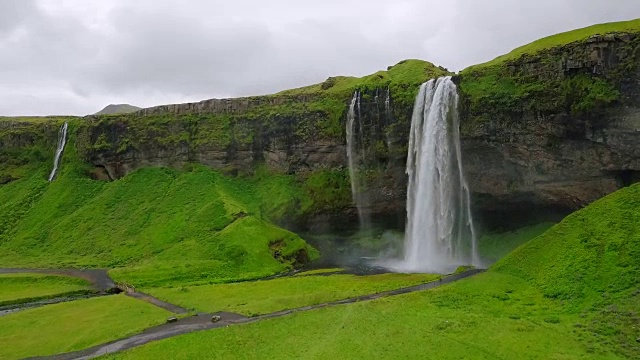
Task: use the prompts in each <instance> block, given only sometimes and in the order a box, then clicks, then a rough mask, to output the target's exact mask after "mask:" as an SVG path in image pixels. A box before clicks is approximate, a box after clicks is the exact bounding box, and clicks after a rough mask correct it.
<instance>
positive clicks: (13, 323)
mask: <svg viewBox="0 0 640 360" xmlns="http://www.w3.org/2000/svg"><path fill="white" fill-rule="evenodd" d="M169 315H170V313H169V312H167V311H165V310H162V309H160V308H158V307H155V306H153V305H150V304H147V303H145V302H142V301H138V300H135V299H133V298H130V297H126V296H124V295H112V296H105V297H98V298H92V299H86V300H77V301H73V302H68V303H60V304H54V305H48V306H43V307H40V308H35V309H28V310H24V311H20V312H17V313H13V314H9V315H5V316H3V317H1V318H0V344H2V346H1V347H0V359H20V358H25V357H31V356H45V355H54V354H58V353H62V352H68V351H75V350H81V349H84V348H87V347H91V346H94V345H97V344H101V343H105V342H108V341H112V340H116V339H119V338H122V337H126V336H129V335H133V334H135V333H138V332H140V331H142V330H144V329H145V328H148V327H150V326H153V325H158V324H161V323H162V322H164V320H166V317H167V316H169Z"/></svg>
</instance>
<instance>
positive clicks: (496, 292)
mask: <svg viewBox="0 0 640 360" xmlns="http://www.w3.org/2000/svg"><path fill="white" fill-rule="evenodd" d="M639 209H640V184H638V185H635V186H632V187H629V188H625V189H622V190H620V191H618V192H616V193H614V194H612V195H609V196H607V197H605V198H603V199H601V200H599V201H596V202H595V203H593V204H591V205H590V206H588V207H586V208H585V209H583V210H580V211H578V212H576V213H574V214H572V215H570V216H569V217H567V218H566V219H564V220H563V221H562V222H561V223H560V224H558V225H555V226H554V227H552V228H551V229H550V230H548V231H547V232H545V233H544V234H542V235H540V236H538V237H536V238H535V239H533V240H532V241H530V242H529V243H527V244H525V245H523V246H521V247H519V248H518V249H517V250H515V251H514V252H513V253H512V254H510V255H508V256H506V257H505V258H503V259H502V260H500V261H499V262H498V263H496V264H495V265H494V266H493V267H492V268H491V269H490V270H489V271H488V272H487V273H484V274H480V275H478V276H475V277H472V278H468V279H464V280H461V281H459V282H456V283H454V284H450V285H446V286H443V287H441V288H437V289H434V290H430V291H424V292H417V293H412V294H407V295H401V296H396V297H393V298H386V299H381V300H376V301H372V302H366V303H360V304H350V305H344V306H336V307H333V308H324V309H318V310H314V311H309V312H305V313H297V314H293V315H290V316H287V317H284V318H278V319H271V320H265V321H261V322H258V323H254V324H248V325H243V326H234V327H228V328H224V329H218V330H215V331H207V332H202V333H194V334H188V335H184V336H179V337H176V338H172V339H167V340H162V341H159V342H155V343H152V344H148V345H145V346H143V347H140V348H137V349H133V350H130V351H126V352H124V353H120V354H116V355H111V356H109V357H108V358H110V359H153V358H157V357H158V356H161V355H162V354H167V353H170V354H172V356H173V357H174V358H176V359H205V358H207V359H208V358H220V359H234V358H248V357H260V358H296V359H305V358H314V359H318V358H320V359H331V358H341V357H344V356H345V354H348V355H349V358H354V359H356V358H357V359H367V358H374V357H375V358H391V359H395V358H397V359H404V358H423V357H425V356H426V357H430V358H438V359H461V358H468V359H495V358H503V359H637V358H638V357H639V356H640V348H638V346H637V343H636V339H637V338H638V336H640V333H639V331H640V330H638V329H640V316H639V315H638V309H639V304H640V300H639V298H638V297H639V296H640V294H638V288H639V286H640V276H639V275H640V263H639V261H638V259H640V253H639V252H640V210H639ZM300 329H304V331H300ZM214 344H215V346H214ZM248 344H251V346H248Z"/></svg>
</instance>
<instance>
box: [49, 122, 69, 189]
mask: <svg viewBox="0 0 640 360" xmlns="http://www.w3.org/2000/svg"><path fill="white" fill-rule="evenodd" d="M67 126H68V125H67V123H64V124H62V126H61V127H60V132H59V133H58V148H57V149H56V156H55V158H54V159H53V169H52V170H51V174H49V181H53V179H55V178H56V175H58V167H59V166H60V159H61V158H62V153H63V152H64V146H65V145H66V144H67Z"/></svg>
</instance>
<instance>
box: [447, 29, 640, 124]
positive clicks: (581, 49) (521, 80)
mask: <svg viewBox="0 0 640 360" xmlns="http://www.w3.org/2000/svg"><path fill="white" fill-rule="evenodd" d="M596 35H598V37H597V36H596ZM639 48H640V19H637V20H632V21H625V22H617V23H608V24H601V25H595V26H591V27H587V28H583V29H578V30H574V31H570V32H566V33H562V34H558V35H554V36H550V37H547V38H544V39H541V40H538V41H536V42H533V43H531V44H528V45H525V46H522V47H520V48H518V49H515V50H514V51H512V52H510V53H509V54H506V55H503V56H500V57H498V58H496V59H494V60H492V61H490V62H487V63H485V64H480V65H475V66H471V67H469V68H467V69H465V70H463V71H462V72H461V74H460V89H461V93H462V104H463V114H464V116H465V118H467V119H468V120H469V121H467V122H466V123H463V131H467V132H468V131H471V130H473V129H474V127H475V126H478V125H482V124H487V123H494V124H500V123H510V122H521V121H526V120H531V119H538V120H539V119H545V118H549V117H550V116H552V115H559V114H567V115H570V116H574V117H575V116H580V117H587V118H588V117H595V116H597V115H598V114H600V113H601V112H602V111H604V109H606V108H607V107H609V106H611V105H613V104H616V103H617V102H619V101H621V89H622V88H623V86H622V84H623V82H628V81H630V79H633V78H635V77H636V76H637V75H636V74H637V70H638V66H639V65H638V61H637V55H636V54H637V52H638V49H639ZM608 54H613V55H608ZM612 56H613V57H612ZM612 58H615V60H612Z"/></svg>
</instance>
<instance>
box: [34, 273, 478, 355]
mask: <svg viewBox="0 0 640 360" xmlns="http://www.w3.org/2000/svg"><path fill="white" fill-rule="evenodd" d="M484 271H485V270H483V269H472V270H468V271H465V272H463V273H459V274H454V275H449V276H445V277H443V278H442V279H441V280H436V281H433V282H429V283H426V284H420V285H415V286H410V287H405V288H400V289H396V290H390V291H385V292H381V293H376V294H369V295H363V296H358V297H354V298H348V299H344V300H338V301H332V302H328V303H323V304H318V305H310V306H305V307H300V308H296V309H290V310H282V311H277V312H274V313H270V314H265V315H260V316H256V317H251V318H249V317H245V316H242V315H238V314H233V313H227V312H223V313H216V314H198V315H196V316H192V317H187V318H184V319H180V320H178V321H177V322H175V323H170V324H163V325H159V326H155V327H152V328H149V329H147V330H145V331H144V332H142V333H140V334H138V335H133V336H130V337H128V338H124V339H120V340H116V341H112V342H109V343H106V344H102V345H97V346H94V347H91V348H89V349H85V350H80V351H75V352H70V353H65V354H59V355H54V356H45V357H34V358H30V359H50V360H86V359H93V358H96V357H99V356H102V355H106V354H111V353H115V352H119V351H124V350H128V349H132V348H135V347H138V346H142V345H145V344H148V343H150V342H153V341H157V340H162V339H167V338H170V337H174V336H178V335H183V334H188V333H192V332H195V331H202V330H210V329H216V328H220V327H227V326H230V325H237V324H248V323H253V322H256V321H260V320H265V319H273V318H278V317H282V316H286V315H289V314H293V313H296V312H302V311H309V310H314V309H320V308H325V307H330V306H336V305H341V304H350V303H355V302H360V301H370V300H375V299H380V298H384V297H389V296H395V295H401V294H407V293H411V292H415V291H423V290H429V289H433V288H436V287H439V286H442V285H445V284H450V283H452V282H455V281H458V280H461V279H464V278H467V277H470V276H473V275H476V274H479V273H482V272H484ZM213 315H218V316H220V321H218V322H215V323H212V322H211V317H212V316H213Z"/></svg>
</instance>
